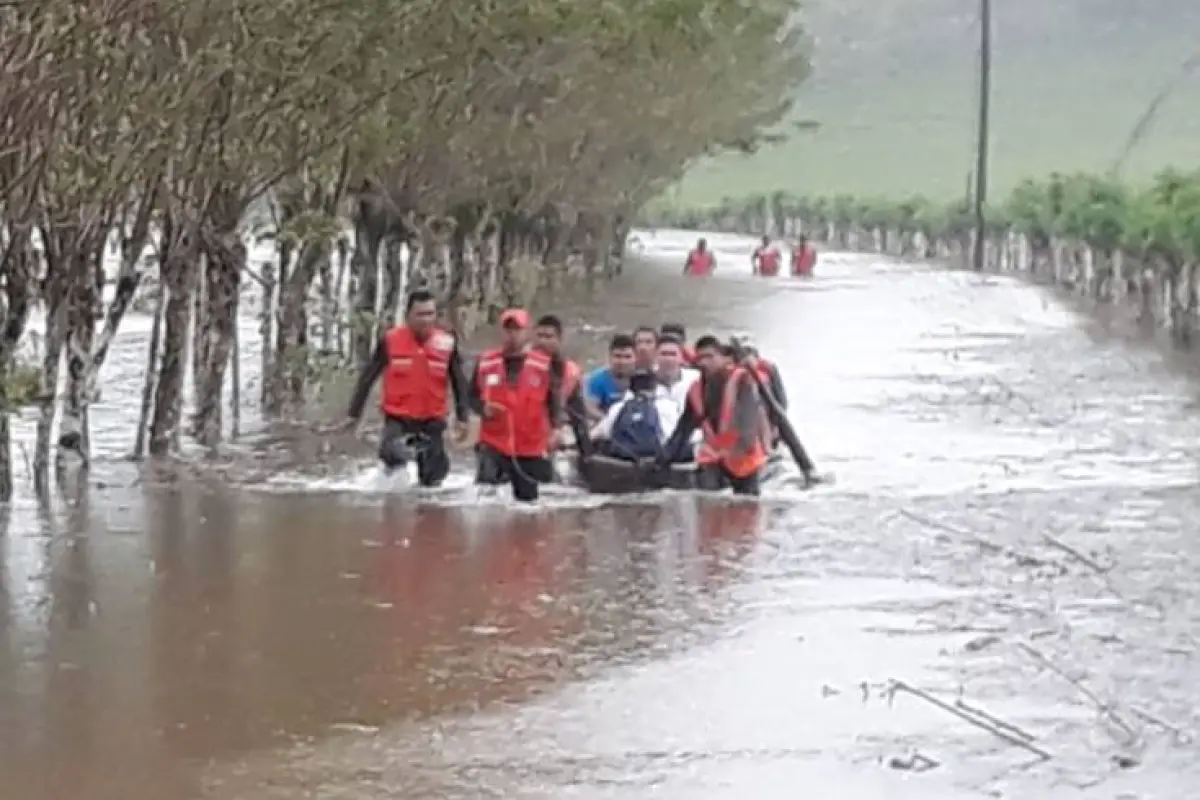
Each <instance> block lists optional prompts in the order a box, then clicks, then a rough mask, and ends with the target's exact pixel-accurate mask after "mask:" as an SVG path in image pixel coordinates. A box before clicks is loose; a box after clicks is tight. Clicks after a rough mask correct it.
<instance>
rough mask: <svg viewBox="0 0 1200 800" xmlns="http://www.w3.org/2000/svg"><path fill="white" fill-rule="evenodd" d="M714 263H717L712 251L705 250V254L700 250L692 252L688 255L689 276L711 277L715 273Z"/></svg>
mask: <svg viewBox="0 0 1200 800" xmlns="http://www.w3.org/2000/svg"><path fill="white" fill-rule="evenodd" d="M714 263H715V262H714V259H713V254H712V251H711V250H705V251H704V252H703V253H702V252H700V251H699V250H693V251H692V252H690V253H688V259H687V274H688V275H709V274H711V273H712V271H713V264H714Z"/></svg>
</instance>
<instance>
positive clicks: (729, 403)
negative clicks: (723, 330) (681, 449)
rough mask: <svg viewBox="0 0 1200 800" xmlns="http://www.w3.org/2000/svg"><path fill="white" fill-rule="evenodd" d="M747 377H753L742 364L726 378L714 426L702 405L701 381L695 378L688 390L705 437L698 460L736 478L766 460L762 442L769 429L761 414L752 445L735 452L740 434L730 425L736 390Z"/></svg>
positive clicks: (689, 402)
mask: <svg viewBox="0 0 1200 800" xmlns="http://www.w3.org/2000/svg"><path fill="white" fill-rule="evenodd" d="M747 380H753V378H751V376H750V374H749V373H747V372H746V370H745V369H744V368H742V367H735V368H734V369H733V370H732V371H731V372H730V373H729V374H728V376H727V377H726V379H725V389H724V391H723V392H722V394H721V409H720V413H719V415H718V416H719V419H718V425H717V428H716V429H714V428H713V426H712V423H711V422H709V416H708V414H707V411H708V409H706V408H705V407H704V389H703V388H702V386H701V384H702V383H703V381H696V382H695V383H693V384H692V386H691V388H690V389H689V390H688V405H689V407H690V408H691V411H692V414H693V415H694V416H695V417H696V418H697V419H699V420H701V424H700V430H701V433H702V434H703V437H704V439H703V441H702V442H701V443H700V448H699V449H698V450H697V452H696V461H697V463H700V464H718V463H719V464H721V465H722V466H723V467H725V469H727V470H728V471H729V472H730V473H731V474H733V475H734V476H735V477H739V478H740V477H746V476H748V475H750V474H752V473H754V472H757V471H758V470H759V469H761V468H762V466H763V464H765V463H766V460H767V453H766V448H765V447H764V444H763V442H764V435H767V436H769V430H770V428H769V426H768V425H767V424H766V417H765V415H764V414H760V415H759V420H758V425H757V426H756V427H757V428H758V430H757V431H755V434H756V435H755V441H754V445H753V446H752V447H751V448H750V449H749V450H748V451H747V452H745V453H735V450H736V449H737V443H738V438H739V436H738V431H737V430H736V428H735V427H734V425H733V420H734V412H735V409H736V408H737V396H738V390H739V388H740V387H741V385H742V383H743V382H744V381H747Z"/></svg>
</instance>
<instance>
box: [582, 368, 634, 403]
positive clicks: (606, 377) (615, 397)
mask: <svg viewBox="0 0 1200 800" xmlns="http://www.w3.org/2000/svg"><path fill="white" fill-rule="evenodd" d="M583 393H584V395H585V396H586V397H587V398H588V399H589V400H591V401H592V402H593V403H595V404H596V405H598V406H600V410H601V411H607V410H608V409H609V408H610V407H612V406H613V405H614V404H615V403H616V402H617V401H619V400H620V399H621V398H622V397H624V396H625V389H624V388H623V387H622V386H621V385H620V384H618V383H617V379H616V378H614V377H613V374H612V370H611V369H610V368H608V367H597V368H596V369H594V370H592V371H591V372H589V373H588V375H587V379H586V380H585V381H584V384H583Z"/></svg>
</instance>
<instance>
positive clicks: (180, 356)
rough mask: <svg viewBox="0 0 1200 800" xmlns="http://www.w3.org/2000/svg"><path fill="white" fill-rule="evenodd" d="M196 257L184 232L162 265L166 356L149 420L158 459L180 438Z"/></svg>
mask: <svg viewBox="0 0 1200 800" xmlns="http://www.w3.org/2000/svg"><path fill="white" fill-rule="evenodd" d="M197 256H198V254H197V248H196V245H195V242H194V240H193V237H192V236H191V234H190V233H189V234H184V235H182V236H180V237H179V239H178V240H177V241H176V242H175V243H173V245H172V246H171V247H170V249H169V250H168V251H167V254H166V258H165V259H164V263H163V265H162V273H163V291H164V292H165V293H166V296H167V300H166V304H165V306H164V309H163V356H162V367H161V369H160V370H159V373H158V385H157V386H156V387H155V391H154V415H153V417H152V419H151V423H150V455H151V456H154V457H156V458H158V457H162V456H165V455H167V454H168V453H169V452H170V451H171V450H172V449H173V448H174V447H176V446H177V444H178V441H179V422H180V417H181V416H182V411H183V407H182V406H183V378H184V368H185V366H186V364H185V362H186V359H187V355H188V353H187V349H188V347H187V344H188V332H189V325H190V323H191V309H192V305H193V302H192V299H193V298H192V295H193V290H194V287H195V277H196V273H197V271H198V267H197V263H196V260H197Z"/></svg>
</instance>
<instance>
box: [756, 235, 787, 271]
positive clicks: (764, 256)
mask: <svg viewBox="0 0 1200 800" xmlns="http://www.w3.org/2000/svg"><path fill="white" fill-rule="evenodd" d="M780 260H781V259H780V256H779V250H777V249H776V248H775V247H774V245H772V244H771V237H770V236H764V237H762V244H760V245H759V246H758V249H756V250H755V251H754V253H753V255H751V256H750V269H751V270H752V271H753V273H754V274H755V275H760V276H762V277H764V278H773V277H775V276H776V275H778V274H779V262H780Z"/></svg>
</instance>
